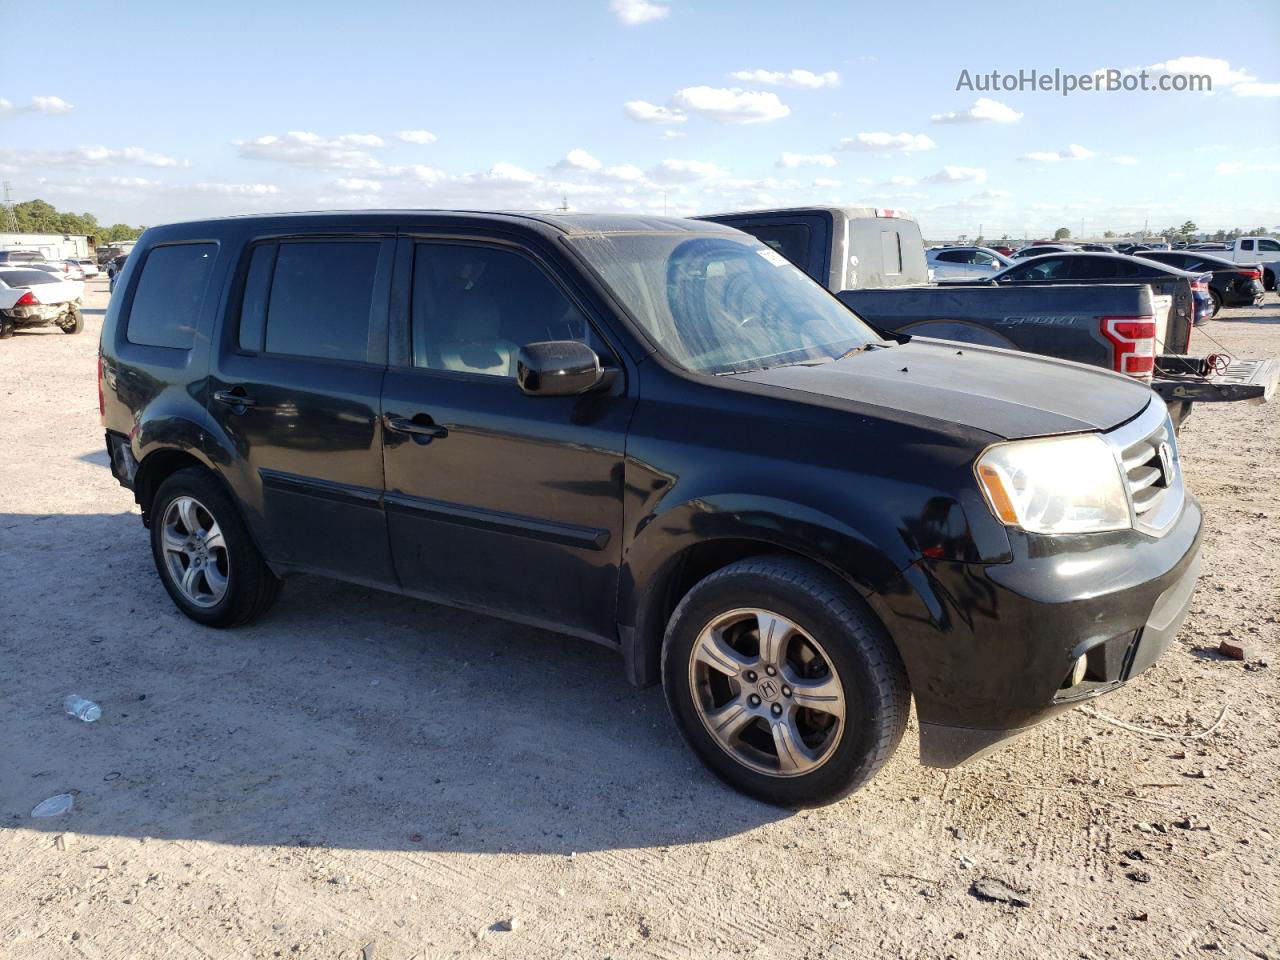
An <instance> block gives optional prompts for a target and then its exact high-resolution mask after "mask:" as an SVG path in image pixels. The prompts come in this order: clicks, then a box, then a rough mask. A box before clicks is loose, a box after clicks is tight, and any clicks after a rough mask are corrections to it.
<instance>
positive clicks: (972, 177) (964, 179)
mask: <svg viewBox="0 0 1280 960" xmlns="http://www.w3.org/2000/svg"><path fill="white" fill-rule="evenodd" d="M925 179H926V180H928V181H929V182H930V183H982V182H983V181H985V180H986V179H987V171H986V170H984V169H983V168H982V167H953V166H950V165H947V166H944V167H943V168H942V169H941V170H939V171H938V172H937V173H935V174H934V175H933V176H931V177H925Z"/></svg>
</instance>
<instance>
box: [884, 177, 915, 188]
mask: <svg viewBox="0 0 1280 960" xmlns="http://www.w3.org/2000/svg"><path fill="white" fill-rule="evenodd" d="M918 182H919V181H917V180H916V178H915V177H899V176H894V177H888V178H887V179H885V180H883V181H881V183H880V185H881V186H882V187H914V186H915V185H916V183H918Z"/></svg>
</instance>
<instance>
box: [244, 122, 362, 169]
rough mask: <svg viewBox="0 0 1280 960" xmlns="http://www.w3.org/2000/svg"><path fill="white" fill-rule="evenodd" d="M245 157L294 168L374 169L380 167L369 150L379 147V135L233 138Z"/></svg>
mask: <svg viewBox="0 0 1280 960" xmlns="http://www.w3.org/2000/svg"><path fill="white" fill-rule="evenodd" d="M234 143H235V145H236V147H237V148H238V152H239V155H240V156H241V157H242V158H243V159H246V160H269V161H272V162H275V163H284V164H287V165H289V166H293V167H321V168H328V169H334V170H373V169H377V168H378V167H380V166H382V164H381V163H379V161H378V160H377V159H375V158H374V156H373V155H372V154H371V153H369V151H368V149H366V148H369V147H381V146H383V145H384V142H383V140H382V138H381V137H379V136H377V135H376V134H372V133H344V134H342V135H341V136H338V137H322V136H320V135H319V134H315V133H308V132H306V131H300V130H293V131H290V132H289V133H286V134H283V135H282V136H275V135H269V136H265V137H257V138H255V139H253V140H236V141H234Z"/></svg>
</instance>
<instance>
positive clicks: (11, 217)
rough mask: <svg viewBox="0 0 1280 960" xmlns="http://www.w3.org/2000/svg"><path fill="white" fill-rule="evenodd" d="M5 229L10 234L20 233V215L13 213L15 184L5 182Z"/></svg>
mask: <svg viewBox="0 0 1280 960" xmlns="http://www.w3.org/2000/svg"><path fill="white" fill-rule="evenodd" d="M4 228H5V230H7V231H9V232H10V233H17V232H18V215H17V214H16V213H14V211H13V184H11V183H10V182H9V181H8V180H6V181H5V182H4Z"/></svg>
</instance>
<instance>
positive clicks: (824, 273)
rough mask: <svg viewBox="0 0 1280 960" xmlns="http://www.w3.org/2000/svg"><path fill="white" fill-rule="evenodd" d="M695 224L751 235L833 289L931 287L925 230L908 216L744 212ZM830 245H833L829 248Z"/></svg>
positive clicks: (852, 210) (857, 211)
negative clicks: (918, 285)
mask: <svg viewBox="0 0 1280 960" xmlns="http://www.w3.org/2000/svg"><path fill="white" fill-rule="evenodd" d="M696 219H699V220H706V221H709V222H711V223H721V224H724V225H725V226H728V227H734V228H735V229H737V230H742V231H744V232H745V233H749V234H751V235H752V236H753V237H755V238H756V239H757V240H759V241H760V242H761V243H763V244H765V246H767V247H770V248H772V249H773V250H776V251H777V252H778V253H780V254H782V256H784V257H786V258H787V259H788V260H790V261H791V262H792V263H794V264H795V265H796V266H798V267H799V268H800V269H801V270H803V271H804V272H805V273H807V274H809V276H811V277H816V278H820V279H819V282H820V283H822V284H823V286H826V287H828V288H829V289H839V290H861V289H865V288H872V287H909V286H912V285H914V284H918V283H928V282H929V266H928V263H927V262H926V261H925V253H924V239H923V238H922V237H921V235H920V225H919V224H918V223H916V221H915V220H914V219H913V218H912V217H911V215H910V214H909V213H907V212H906V211H905V210H890V209H886V208H883V207H805V208H803V209H800V210H797V209H778V210H744V211H740V212H734V213H717V214H710V215H708V216H705V217H698V218H696ZM828 240H830V242H828Z"/></svg>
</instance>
